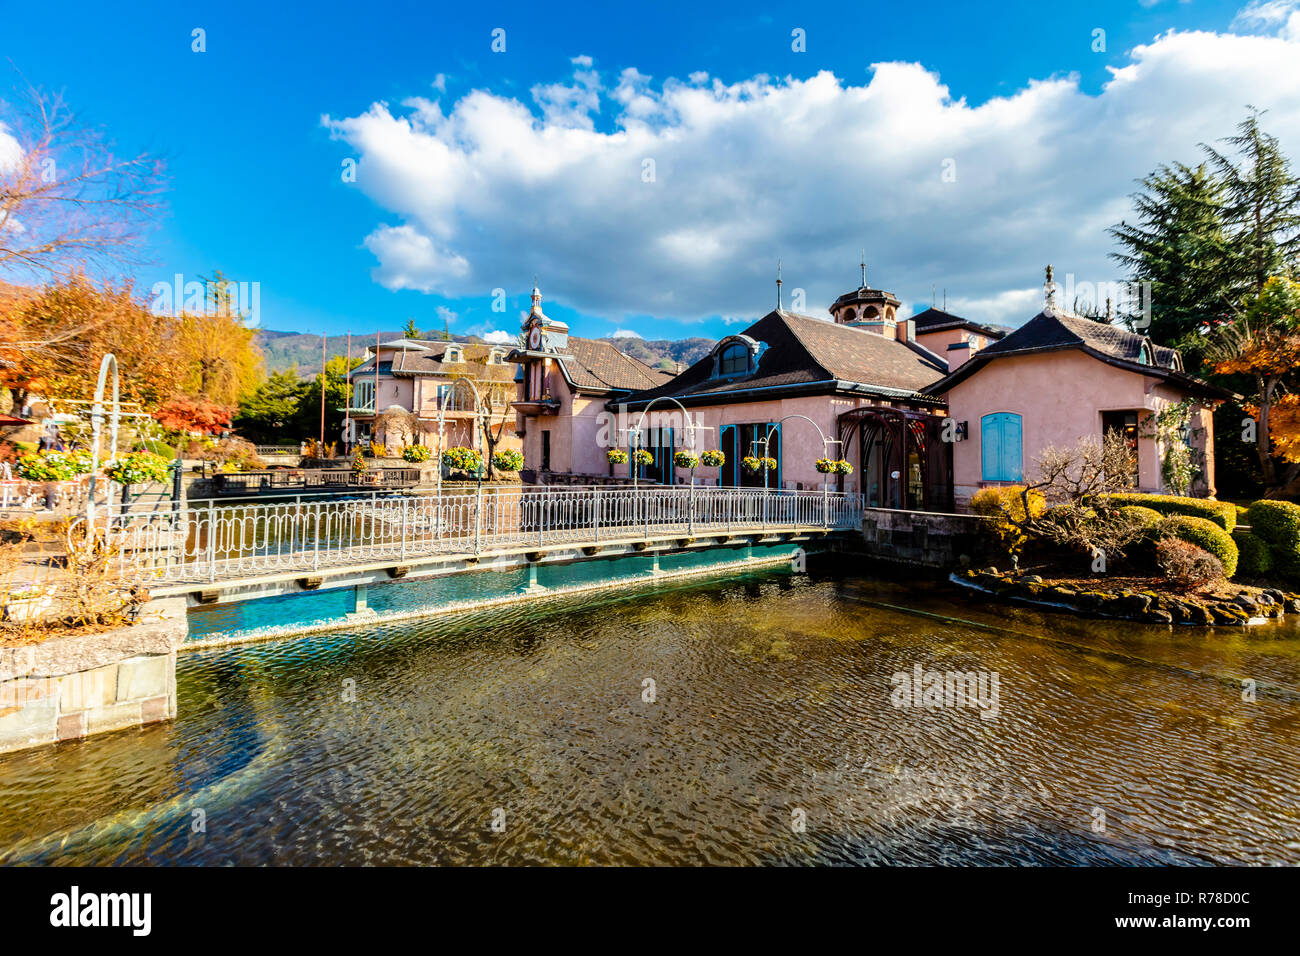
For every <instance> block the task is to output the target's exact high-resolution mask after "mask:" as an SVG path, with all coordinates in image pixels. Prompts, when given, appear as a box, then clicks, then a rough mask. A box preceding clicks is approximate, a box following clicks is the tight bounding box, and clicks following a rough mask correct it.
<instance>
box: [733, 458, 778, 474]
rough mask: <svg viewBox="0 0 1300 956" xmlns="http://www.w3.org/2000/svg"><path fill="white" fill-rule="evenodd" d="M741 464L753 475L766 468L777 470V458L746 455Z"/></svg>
mask: <svg viewBox="0 0 1300 956" xmlns="http://www.w3.org/2000/svg"><path fill="white" fill-rule="evenodd" d="M740 464H741V465H742V466H744V469H745V470H746V471H747V472H749V473H750V474H751V475H752V474H755V473H756V472H760V471H762V470H763V469H764V468H766V469H767V470H768V471H776V459H775V458H753V457H751V456H748V455H746V456H745V457H744V458H742V459H741V461H740Z"/></svg>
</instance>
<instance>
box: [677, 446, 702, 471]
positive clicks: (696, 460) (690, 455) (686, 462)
mask: <svg viewBox="0 0 1300 956" xmlns="http://www.w3.org/2000/svg"><path fill="white" fill-rule="evenodd" d="M673 464H674V465H676V466H677V467H678V468H690V469H691V470H692V471H693V470H694V469H695V468H697V467H698V466H699V464H700V456H699V455H697V454H695V452H693V451H679V452H674V453H673Z"/></svg>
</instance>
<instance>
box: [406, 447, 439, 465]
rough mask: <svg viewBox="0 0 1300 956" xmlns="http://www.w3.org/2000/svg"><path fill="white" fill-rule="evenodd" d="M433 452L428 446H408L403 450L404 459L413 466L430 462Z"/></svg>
mask: <svg viewBox="0 0 1300 956" xmlns="http://www.w3.org/2000/svg"><path fill="white" fill-rule="evenodd" d="M432 454H433V452H432V451H431V450H430V449H429V448H428V446H426V445H407V446H406V447H405V448H403V449H402V457H403V458H405V459H406V460H407V461H409V462H411V464H416V465H418V464H419V463H420V462H422V461H428V460H429V456H430V455H432Z"/></svg>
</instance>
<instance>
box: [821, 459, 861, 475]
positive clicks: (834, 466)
mask: <svg viewBox="0 0 1300 956" xmlns="http://www.w3.org/2000/svg"><path fill="white" fill-rule="evenodd" d="M817 470H818V471H819V472H821V473H822V474H823V475H851V474H853V466H852V465H850V464H849V463H848V462H847V461H845V460H844V459H842V458H818V459H817Z"/></svg>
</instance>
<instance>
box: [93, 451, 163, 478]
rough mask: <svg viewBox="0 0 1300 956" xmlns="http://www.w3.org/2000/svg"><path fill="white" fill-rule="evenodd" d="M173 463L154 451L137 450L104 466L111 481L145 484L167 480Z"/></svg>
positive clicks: (105, 472)
mask: <svg viewBox="0 0 1300 956" xmlns="http://www.w3.org/2000/svg"><path fill="white" fill-rule="evenodd" d="M170 471H171V464H170V463H169V462H168V461H167V459H166V458H163V457H161V456H160V455H155V454H153V453H152V452H147V451H136V452H132V453H131V454H129V455H123V456H122V457H121V458H119V459H117V460H116V461H110V462H109V463H108V464H107V465H105V466H104V474H105V475H106V476H107V477H108V480H109V481H112V482H115V483H117V484H119V485H143V484H148V483H149V482H151V481H158V482H163V481H166V480H167V475H168V472H170Z"/></svg>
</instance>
